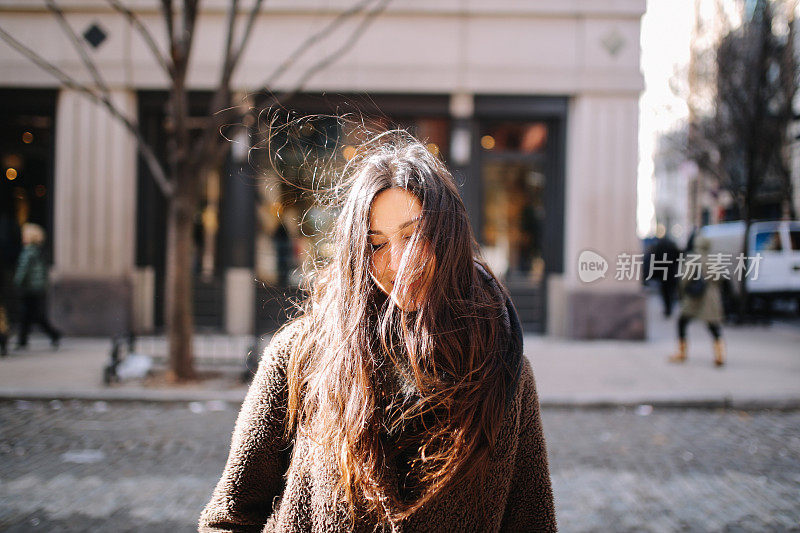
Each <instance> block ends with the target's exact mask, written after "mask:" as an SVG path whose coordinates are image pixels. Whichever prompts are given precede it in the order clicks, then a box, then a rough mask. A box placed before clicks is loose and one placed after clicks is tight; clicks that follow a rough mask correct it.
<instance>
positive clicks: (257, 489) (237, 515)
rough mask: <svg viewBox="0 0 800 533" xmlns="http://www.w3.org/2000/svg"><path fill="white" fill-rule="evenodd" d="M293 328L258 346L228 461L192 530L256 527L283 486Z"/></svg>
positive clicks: (260, 526) (288, 447) (287, 450)
mask: <svg viewBox="0 0 800 533" xmlns="http://www.w3.org/2000/svg"><path fill="white" fill-rule="evenodd" d="M296 331H297V328H296V327H292V326H289V327H287V328H284V329H283V330H281V331H280V332H278V333H277V334H276V335H275V336H274V337H273V339H272V341H271V342H270V344H269V346H268V347H267V348H266V350H265V351H264V354H263V355H262V358H261V361H260V362H259V366H258V370H257V371H256V374H255V376H254V378H253V383H252V384H251V385H250V389H249V391H248V392H247V396H246V397H245V400H244V403H243V404H242V409H241V411H240V412H239V416H238V418H237V420H236V427H235V429H234V431H233V438H232V440H231V449H230V453H229V455H228V461H227V463H226V465H225V469H224V471H223V472H222V477H221V478H220V480H219V482H218V483H217V486H216V488H215V489H214V493H213V495H212V497H211V501H210V502H208V504H207V505H206V507H205V509H204V510H203V512H202V514H201V515H200V521H199V527H198V531H200V532H210V531H261V530H262V529H263V527H264V524H265V523H266V521H267V519H268V518H269V516H270V515H271V514H272V511H273V501H274V500H276V498H279V497H280V496H281V495H282V493H283V489H284V482H285V480H284V474H285V473H286V470H287V468H288V463H289V457H290V454H291V442H289V441H288V440H287V439H286V437H285V436H284V428H285V415H286V401H287V400H286V398H287V387H286V363H287V360H288V356H289V351H290V349H291V344H292V341H293V340H294V336H295V335H296Z"/></svg>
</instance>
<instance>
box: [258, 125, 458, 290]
mask: <svg viewBox="0 0 800 533" xmlns="http://www.w3.org/2000/svg"><path fill="white" fill-rule="evenodd" d="M363 126H366V128H368V129H369V130H370V131H385V130H387V129H392V128H398V127H399V128H404V129H407V130H408V131H409V132H411V133H412V134H413V135H414V136H416V137H417V138H418V139H420V140H421V141H423V142H425V143H426V146H427V147H428V150H430V151H431V152H432V153H434V154H436V155H439V156H440V157H443V158H444V157H446V155H447V148H448V145H449V120H448V119H447V118H438V117H419V118H415V117H400V118H399V119H397V118H393V119H388V118H385V117H379V118H372V117H366V118H364V124H363ZM362 140H363V132H362V129H361V127H357V126H356V125H354V124H348V123H347V121H343V120H339V119H337V118H336V117H329V116H320V117H318V118H313V119H308V120H306V119H302V120H297V119H295V120H294V121H292V123H291V124H288V125H287V124H283V125H281V124H275V125H273V136H272V138H271V139H270V148H268V149H267V150H264V151H262V164H261V167H262V169H261V170H262V172H261V176H260V178H261V179H260V180H259V182H258V183H257V187H258V194H257V201H256V217H257V225H258V231H257V234H256V243H255V246H256V254H255V270H256V277H257V278H258V279H259V280H260V281H262V282H264V283H266V284H268V285H273V286H293V285H298V284H299V283H300V282H301V281H302V268H301V267H302V265H303V263H304V262H305V261H306V259H308V258H309V257H311V258H313V259H315V260H325V259H326V258H327V257H329V256H330V255H331V253H332V250H331V248H330V244H329V243H328V241H327V240H326V238H325V237H326V235H327V234H329V232H330V231H331V230H332V228H333V224H334V221H335V218H336V213H335V212H333V211H331V210H328V209H322V208H320V207H319V206H315V205H314V200H315V197H314V194H313V191H315V190H319V189H320V188H323V187H325V186H327V185H330V184H331V180H334V179H336V178H337V177H338V176H339V175H340V172H341V170H342V168H343V166H344V164H345V163H346V162H347V160H349V159H350V158H352V157H353V155H354V153H355V150H356V146H357V145H358V144H359V143H360V142H361V141H362Z"/></svg>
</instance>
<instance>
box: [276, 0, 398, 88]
mask: <svg viewBox="0 0 800 533" xmlns="http://www.w3.org/2000/svg"><path fill="white" fill-rule="evenodd" d="M374 1H375V0H360V1H359V2H356V3H355V4H354V5H353V6H351V7H350V8H349V9H347V10H346V11H342V12H341V13H339V14H338V15H337V16H336V17H334V19H333V20H331V21H330V22H329V23H328V24H326V25H325V26H324V27H323V28H321V29H320V30H319V31H317V32H316V33H313V34H311V35H310V36H309V37H308V38H307V39H306V40H304V41H303V42H302V43H300V44H299V45H298V46H297V48H295V49H294V51H293V52H292V53H291V54H289V56H288V57H287V58H286V59H284V60H283V62H282V63H281V64H280V65H278V67H277V68H276V69H275V70H273V71H272V73H271V74H270V75H269V76H268V77H267V79H266V81H265V82H264V83H263V85H262V87H263V88H264V89H269V88H270V87H271V86H272V85H273V84H274V83H275V80H277V79H278V78H280V77H281V76H282V75H283V73H284V72H286V71H287V70H289V67H291V66H292V65H293V64H294V63H295V61H297V60H298V59H299V58H300V56H302V55H303V54H305V53H306V52H307V51H308V49H309V48H311V47H312V46H313V45H315V44H316V43H317V42H319V41H321V40H322V39H324V38H325V37H327V36H328V35H330V34H331V33H332V32H333V31H334V30H336V29H337V28H338V27H339V26H341V25H342V24H344V22H345V21H346V20H347V19H349V18H350V17H352V16H355V15H358V14H359V13H361V12H362V11H363V10H364V9H365V8H366V7H367V6H368V5H370V4H371V3H372V2H374ZM383 3H384V4H385V3H386V2H383Z"/></svg>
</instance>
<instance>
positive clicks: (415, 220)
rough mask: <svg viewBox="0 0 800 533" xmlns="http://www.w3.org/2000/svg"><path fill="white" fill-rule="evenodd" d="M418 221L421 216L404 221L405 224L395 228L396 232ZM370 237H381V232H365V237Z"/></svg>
mask: <svg viewBox="0 0 800 533" xmlns="http://www.w3.org/2000/svg"><path fill="white" fill-rule="evenodd" d="M420 220H422V215H419V216H417V217H414V218H412V219H411V220H406V221H405V222H403V223H402V224H400V225H399V226H398V227H397V231H400V230H402V229H405V228H407V227H409V226H410V225H411V224H414V223H415V222H419V221H420ZM370 235H383V232H382V231H372V230H369V231H368V232H367V236H370Z"/></svg>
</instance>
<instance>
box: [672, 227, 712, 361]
mask: <svg viewBox="0 0 800 533" xmlns="http://www.w3.org/2000/svg"><path fill="white" fill-rule="evenodd" d="M693 246H694V250H695V254H693V255H695V256H696V257H697V259H698V261H696V262H692V263H690V262H686V263H685V264H684V272H683V275H682V277H681V279H680V282H679V290H680V294H681V314H680V316H679V317H678V351H677V352H676V353H675V354H673V355H671V356H670V358H669V361H670V362H671V363H683V362H685V361H686V359H687V357H688V354H687V346H686V326H687V325H688V324H689V322H690V321H691V320H692V319H695V318H696V319H699V320H702V321H704V322H705V323H706V325H707V326H708V331H709V332H710V333H711V336H712V337H713V338H714V365H715V366H717V367H721V366H723V365H724V364H725V343H724V342H723V340H722V328H721V325H722V320H723V319H724V318H725V315H724V312H723V309H722V293H721V291H720V287H719V284H720V280H719V279H714V276H710V275H709V272H708V270H709V264H710V260H709V257H708V254H709V252H710V251H711V241H710V240H709V239H708V238H707V237H702V236H700V237H696V238H695V239H694V240H693ZM690 265H694V267H692V266H690Z"/></svg>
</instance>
